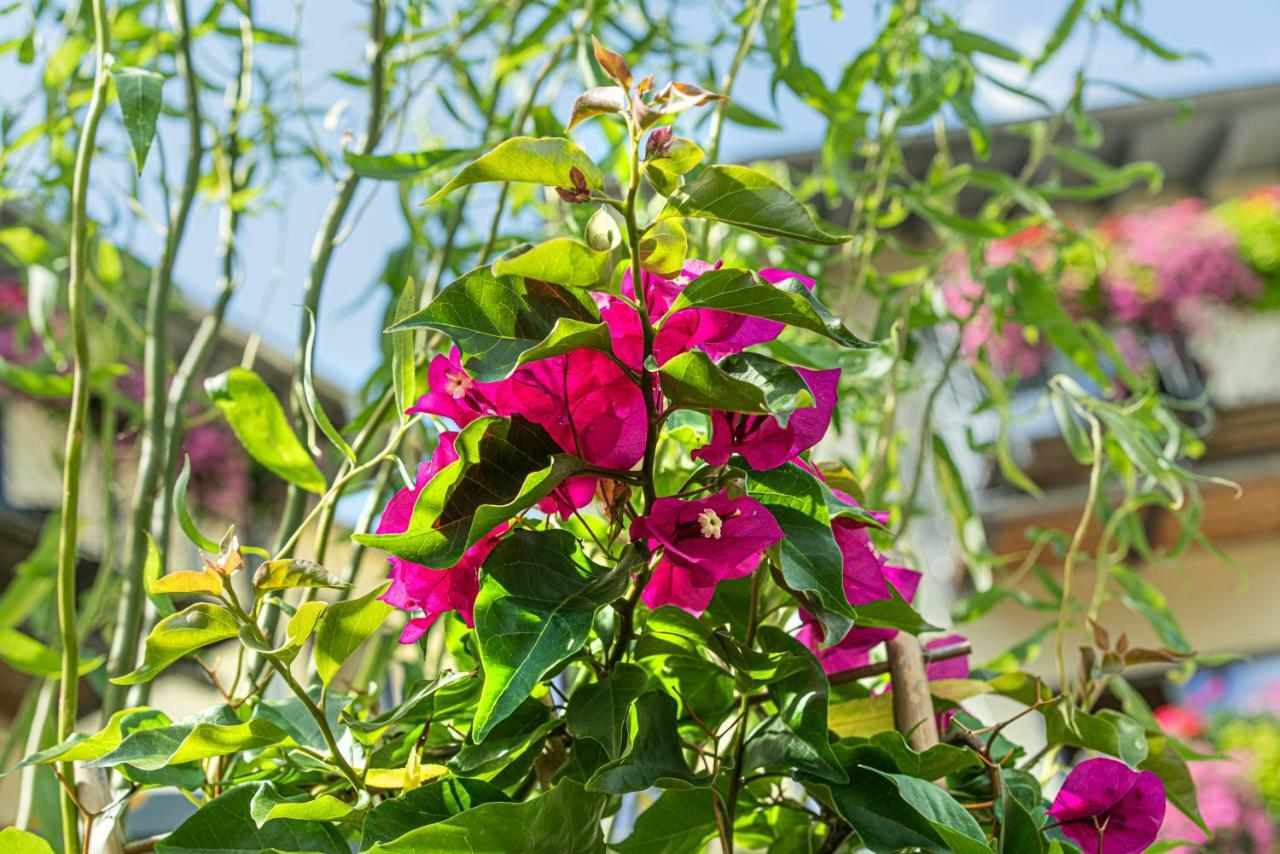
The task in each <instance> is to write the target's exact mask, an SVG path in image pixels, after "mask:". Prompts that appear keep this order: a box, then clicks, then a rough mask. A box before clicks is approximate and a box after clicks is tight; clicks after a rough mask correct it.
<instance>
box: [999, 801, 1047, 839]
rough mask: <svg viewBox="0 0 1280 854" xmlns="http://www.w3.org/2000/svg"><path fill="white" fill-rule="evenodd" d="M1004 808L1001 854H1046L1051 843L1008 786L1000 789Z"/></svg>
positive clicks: (1001, 828) (1001, 824)
mask: <svg viewBox="0 0 1280 854" xmlns="http://www.w3.org/2000/svg"><path fill="white" fill-rule="evenodd" d="M1000 799H1001V806H1002V813H1003V815H1002V816H1001V823H1000V842H999V846H998V847H997V851H998V852H999V854H1044V852H1045V851H1046V850H1048V847H1049V843H1048V841H1047V840H1046V839H1045V837H1044V834H1042V833H1041V832H1040V826H1039V825H1038V824H1036V820H1035V819H1034V818H1032V817H1031V813H1029V812H1027V808H1026V807H1025V806H1023V805H1022V804H1021V803H1020V802H1019V801H1018V799H1017V798H1015V797H1013V795H1011V794H1010V792H1009V789H1008V787H1007V786H1002V787H1001V788H1000Z"/></svg>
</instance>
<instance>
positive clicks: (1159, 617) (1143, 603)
mask: <svg viewBox="0 0 1280 854" xmlns="http://www.w3.org/2000/svg"><path fill="white" fill-rule="evenodd" d="M1111 575H1112V576H1113V577H1114V578H1115V579H1116V581H1118V582H1120V589H1121V590H1122V591H1123V592H1122V593H1121V596H1120V599H1121V601H1123V602H1124V604H1125V607H1127V608H1128V609H1129V610H1131V611H1136V612H1137V613H1139V614H1141V615H1142V616H1143V617H1146V619H1147V622H1148V623H1150V624H1151V628H1153V629H1154V630H1155V633H1156V637H1158V638H1160V642H1161V643H1163V644H1164V645H1165V646H1167V647H1169V649H1171V650H1173V651H1174V652H1178V653H1182V654H1184V655H1191V654H1193V653H1194V650H1193V649H1192V648H1191V643H1190V642H1189V641H1188V640H1187V636H1186V635H1185V634H1183V632H1182V626H1181V625H1180V624H1179V623H1178V617H1177V616H1176V615H1175V614H1174V613H1173V609H1172V608H1170V607H1169V600H1168V599H1166V598H1165V597H1164V594H1163V593H1161V592H1160V591H1159V590H1158V589H1156V587H1155V585H1154V584H1152V583H1151V582H1150V581H1147V580H1146V579H1145V578H1143V577H1142V576H1141V575H1139V574H1138V573H1136V572H1134V571H1133V570H1131V569H1128V568H1127V567H1124V566H1120V565H1118V564H1117V565H1114V566H1112V567H1111Z"/></svg>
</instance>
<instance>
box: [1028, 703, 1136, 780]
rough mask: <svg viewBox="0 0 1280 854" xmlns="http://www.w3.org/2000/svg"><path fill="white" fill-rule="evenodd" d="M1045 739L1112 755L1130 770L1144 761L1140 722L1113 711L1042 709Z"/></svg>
mask: <svg viewBox="0 0 1280 854" xmlns="http://www.w3.org/2000/svg"><path fill="white" fill-rule="evenodd" d="M1043 712H1044V721H1045V739H1046V740H1047V741H1048V743H1049V744H1065V745H1069V746H1071V747H1080V748H1083V749H1085V750H1096V751H1097V752H1099V753H1104V754H1106V755H1107V756H1114V757H1116V758H1118V759H1120V760H1122V761H1124V762H1125V763H1127V764H1128V765H1130V766H1131V767H1136V766H1137V765H1139V764H1141V763H1142V762H1143V761H1144V760H1146V758H1147V754H1148V750H1149V748H1148V743H1147V735H1146V732H1145V731H1144V730H1143V727H1142V725H1141V724H1140V723H1138V722H1137V721H1135V720H1134V719H1133V718H1131V717H1129V716H1128V715H1125V714H1122V713H1120V712H1117V711H1115V710H1113V709H1103V710H1102V711H1100V712H1097V713H1090V712H1086V711H1082V710H1081V709H1073V708H1068V706H1067V704H1066V703H1055V704H1053V705H1052V706H1048V707H1046V708H1045V709H1044V710H1043Z"/></svg>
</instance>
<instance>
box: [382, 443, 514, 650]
mask: <svg viewBox="0 0 1280 854" xmlns="http://www.w3.org/2000/svg"><path fill="white" fill-rule="evenodd" d="M457 437H458V434H457V433H452V432H447V433H441V434H440V443H439V444H438V445H436V449H435V452H434V453H433V454H432V455H431V459H429V460H426V461H424V462H423V463H422V465H420V466H419V467H418V475H417V477H416V478H415V479H414V484H413V486H412V487H405V488H404V489H401V490H399V491H398V492H396V494H395V495H393V496H391V500H390V501H389V502H387V506H386V509H385V510H383V511H382V518H381V519H379V520H378V528H377V533H379V534H399V533H403V532H404V531H407V530H408V529H409V521H410V520H411V519H412V518H413V507H414V505H415V504H416V503H417V501H418V496H419V495H421V494H422V490H423V489H425V488H426V486H427V484H428V483H429V482H430V481H431V479H432V478H433V477H435V476H436V475H437V474H439V473H440V471H441V470H442V469H444V468H446V467H447V466H448V465H450V464H451V463H453V462H454V461H455V460H457V459H458V453H457V451H455V450H454V441H455V440H456V439H457ZM506 529H507V526H506V524H505V523H504V524H502V525H499V526H498V527H497V528H495V529H494V530H492V531H490V532H489V533H488V534H486V535H485V536H484V537H483V538H482V539H481V540H480V542H478V543H476V544H475V545H474V546H472V547H471V548H469V549H467V551H466V553H465V554H463V556H462V558H461V560H459V561H458V562H457V563H456V564H454V565H453V566H450V567H443V568H433V567H428V566H422V565H421V564H417V563H411V562H409V561H407V560H405V559H403V558H399V557H394V556H392V557H389V558H387V562H388V563H390V564H391V587H390V588H388V589H387V592H386V593H384V594H382V597H381V598H382V601H384V602H386V603H387V604H388V605H391V606H393V607H395V608H399V609H400V610H402V611H410V612H413V611H419V610H420V611H422V612H423V614H422V616H420V617H413V618H411V619H410V620H409V622H408V623H407V624H406V625H405V627H404V631H403V632H402V633H401V635H400V642H401V643H413V642H414V641H416V640H417V639H418V638H420V637H422V636H423V635H424V634H426V632H427V629H429V628H431V625H432V623H434V622H435V621H436V620H437V619H439V618H440V617H441V616H442V615H444V614H446V613H448V612H449V611H457V612H458V614H459V616H461V617H462V619H463V620H465V621H466V623H467V625H468V626H470V625H471V624H472V611H473V610H474V608H475V604H476V596H477V595H478V594H479V592H480V581H479V572H480V565H481V564H482V563H484V560H485V558H487V557H488V556H489V552H491V551H493V547H494V546H495V545H497V544H498V539H499V537H501V535H502V534H503V533H504V532H505V531H506Z"/></svg>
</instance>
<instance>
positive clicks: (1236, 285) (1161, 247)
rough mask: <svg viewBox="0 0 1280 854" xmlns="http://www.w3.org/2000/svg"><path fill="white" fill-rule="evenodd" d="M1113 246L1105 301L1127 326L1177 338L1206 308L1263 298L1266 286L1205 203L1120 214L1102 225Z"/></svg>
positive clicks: (1195, 201)
mask: <svg viewBox="0 0 1280 854" xmlns="http://www.w3.org/2000/svg"><path fill="white" fill-rule="evenodd" d="M1099 232H1100V234H1101V235H1102V236H1103V237H1104V239H1106V240H1107V242H1108V243H1109V244H1110V259H1109V261H1108V264H1107V266H1106V268H1105V269H1104V270H1103V274H1102V290H1103V296H1104V299H1105V301H1106V303H1107V304H1108V306H1109V307H1110V308H1111V310H1112V311H1113V312H1114V313H1115V316H1116V319H1117V320H1119V321H1120V322H1121V323H1140V324H1143V325H1144V326H1146V327H1148V328H1150V329H1152V330H1155V331H1160V332H1172V331H1175V330H1177V329H1178V328H1179V327H1180V326H1181V325H1184V324H1186V323H1189V322H1192V321H1193V320H1194V315H1195V312H1196V309H1197V308H1198V307H1199V306H1201V305H1203V304H1204V303H1207V302H1216V303H1223V304H1230V303H1234V302H1238V301H1240V300H1244V299H1249V298H1252V297H1255V296H1257V295H1258V294H1260V293H1261V291H1262V281H1261V280H1260V279H1259V278H1258V277H1257V275H1255V274H1254V272H1253V271H1252V270H1251V269H1249V267H1248V266H1247V265H1246V264H1245V262H1244V260H1243V259H1242V258H1241V256H1240V252H1239V250H1238V248H1237V246H1236V243H1235V238H1234V237H1233V236H1232V235H1231V233H1230V232H1229V231H1228V230H1227V229H1226V227H1225V226H1224V225H1223V224H1222V223H1220V222H1219V221H1218V220H1217V219H1215V218H1214V217H1212V216H1211V215H1209V213H1208V212H1207V211H1206V210H1205V206H1204V203H1203V202H1201V201H1200V200H1199V199H1181V200H1179V201H1177V202H1174V203H1173V204H1170V205H1164V206H1161V207H1157V208H1152V209H1150V210H1144V211H1134V212H1131V213H1125V214H1121V215H1119V216H1116V217H1113V218H1111V219H1109V220H1105V221H1103V223H1102V224H1101V225H1100V226H1099Z"/></svg>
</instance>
